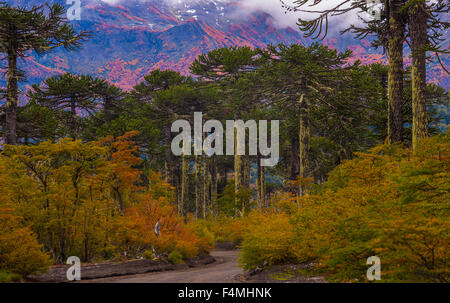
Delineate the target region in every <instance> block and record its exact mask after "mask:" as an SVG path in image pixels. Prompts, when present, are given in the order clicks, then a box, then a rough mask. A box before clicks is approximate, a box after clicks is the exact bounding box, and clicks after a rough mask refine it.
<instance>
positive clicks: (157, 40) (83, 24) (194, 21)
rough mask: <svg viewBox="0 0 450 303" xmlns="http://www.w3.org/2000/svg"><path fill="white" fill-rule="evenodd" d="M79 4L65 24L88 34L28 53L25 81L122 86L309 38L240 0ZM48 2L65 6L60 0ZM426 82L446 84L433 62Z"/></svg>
mask: <svg viewBox="0 0 450 303" xmlns="http://www.w3.org/2000/svg"><path fill="white" fill-rule="evenodd" d="M80 1H81V4H82V10H81V20H79V21H76V20H74V21H72V22H73V24H74V26H75V27H76V28H77V30H88V31H92V32H93V34H94V36H93V38H91V39H90V40H89V41H87V42H86V43H85V44H84V47H83V49H82V50H81V51H79V52H66V51H65V50H63V49H58V50H56V51H55V52H53V53H52V54H49V55H46V56H43V57H36V56H34V55H32V54H31V53H30V56H29V57H28V58H26V59H25V60H24V61H23V62H21V66H22V68H23V69H24V70H25V71H26V72H27V76H28V78H27V81H28V84H30V83H37V82H40V81H42V80H43V79H45V78H46V77H48V76H51V75H55V74H58V73H64V72H67V71H70V72H74V73H89V74H94V75H95V76H98V77H102V78H106V79H108V80H109V81H110V82H112V83H115V84H117V85H118V86H120V87H122V88H124V89H127V90H129V89H131V88H132V87H133V86H134V85H135V84H136V83H137V82H139V81H140V80H141V79H142V78H143V76H145V75H147V74H148V73H149V72H151V71H152V70H154V69H158V68H159V69H174V70H178V71H180V72H182V73H183V74H188V73H189V66H190V64H191V62H192V61H193V60H194V59H195V58H196V57H197V56H198V55H200V54H202V53H205V52H208V51H210V50H212V49H215V48H218V47H224V46H243V45H248V46H251V47H265V46H266V45H267V44H270V43H272V44H277V43H287V44H290V43H302V44H306V43H309V42H310V41H309V40H308V39H305V38H303V36H302V34H301V33H300V32H299V31H298V30H297V29H295V28H293V27H281V26H278V24H277V20H276V19H275V18H274V17H273V16H272V15H271V14H270V12H267V11H263V10H258V9H255V8H254V7H252V8H251V9H250V8H249V7H248V6H246V1H245V0H236V1H230V0H190V1H186V0H184V1H182V0H128V1H125V0H123V1H119V0H115V1H114V0H104V1H101V0H80ZM261 1H266V0H261ZM6 2H8V3H9V4H12V5H19V6H32V5H41V4H42V1H38V0H28V1H25V0H16V1H6ZM47 2H48V3H60V4H62V5H64V6H65V7H69V6H70V5H67V4H66V0H54V1H47ZM69 2H70V1H69ZM253 2H254V1H253ZM324 43H325V44H326V45H328V46H329V47H333V48H338V49H340V50H344V49H345V48H350V49H351V50H352V51H353V52H354V59H353V60H357V59H359V60H361V61H362V62H363V63H364V64H369V63H375V62H386V57H385V56H383V55H382V54H380V53H379V52H378V53H377V52H375V51H374V50H372V49H370V43H369V41H367V40H364V39H363V40H355V39H353V38H352V37H351V36H349V35H347V36H340V35H336V36H335V37H333V36H330V37H328V38H327V39H326V40H325V41H324ZM447 59H448V57H447ZM447 59H446V62H448V60H447ZM408 60H409V59H408V58H405V61H406V62H408ZM429 80H430V81H432V82H435V83H437V84H440V85H443V86H446V87H447V88H448V86H449V84H448V75H447V74H446V73H445V72H444V71H443V69H442V68H441V67H440V66H439V65H438V64H432V65H430V68H429ZM446 82H447V83H446Z"/></svg>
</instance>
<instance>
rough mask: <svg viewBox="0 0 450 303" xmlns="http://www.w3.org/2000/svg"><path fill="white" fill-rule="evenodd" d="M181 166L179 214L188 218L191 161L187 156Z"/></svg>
mask: <svg viewBox="0 0 450 303" xmlns="http://www.w3.org/2000/svg"><path fill="white" fill-rule="evenodd" d="M182 161H183V162H182V164H181V198H180V200H179V201H178V214H179V215H180V216H186V214H187V213H186V209H187V204H188V200H189V161H188V159H187V156H185V155H183V159H182Z"/></svg>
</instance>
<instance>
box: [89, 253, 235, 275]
mask: <svg viewBox="0 0 450 303" xmlns="http://www.w3.org/2000/svg"><path fill="white" fill-rule="evenodd" d="M238 253H239V252H238V251H236V250H231V251H219V250H216V251H213V252H211V255H212V256H213V257H214V258H215V259H216V260H217V261H216V262H214V263H212V264H210V265H206V266H202V267H199V268H192V269H186V270H183V271H165V272H157V273H148V274H142V275H134V276H123V277H114V278H105V279H97V280H89V281H86V282H88V283H237V282H239V281H238V280H236V279H235V276H237V275H239V274H242V273H243V272H242V269H241V268H239V267H238V261H237V260H238Z"/></svg>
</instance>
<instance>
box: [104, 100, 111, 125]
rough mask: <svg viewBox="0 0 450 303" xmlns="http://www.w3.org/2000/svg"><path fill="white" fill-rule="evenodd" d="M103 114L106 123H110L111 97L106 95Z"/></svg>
mask: <svg viewBox="0 0 450 303" xmlns="http://www.w3.org/2000/svg"><path fill="white" fill-rule="evenodd" d="M103 115H104V117H105V122H106V124H108V125H109V124H111V121H112V119H113V110H112V100H111V97H108V96H106V97H105V99H104V105H103Z"/></svg>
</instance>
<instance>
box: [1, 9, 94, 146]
mask: <svg viewBox="0 0 450 303" xmlns="http://www.w3.org/2000/svg"><path fill="white" fill-rule="evenodd" d="M65 13H66V11H65V9H64V8H63V7H62V6H61V5H58V4H54V5H52V6H50V5H45V6H44V5H42V6H33V7H32V8H30V9H27V8H21V7H11V6H9V5H8V4H0V53H2V54H5V55H6V58H7V60H8V70H7V77H8V79H7V102H6V108H5V109H6V110H5V112H6V122H5V126H4V128H3V136H4V141H5V143H7V144H16V143H17V135H16V129H17V106H18V103H19V102H18V98H19V86H18V83H19V80H20V78H22V77H23V76H24V75H23V73H22V72H21V71H19V69H18V59H19V58H23V57H25V56H26V54H27V51H29V50H32V51H34V52H35V53H36V54H38V55H43V54H45V53H48V52H50V51H51V50H53V49H55V48H57V47H64V48H65V49H67V50H76V49H78V48H80V46H81V43H82V42H83V41H85V40H86V39H87V38H88V37H89V35H90V34H89V33H88V32H80V33H76V32H75V30H74V28H73V26H72V25H70V24H68V21H67V19H66V14H65Z"/></svg>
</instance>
